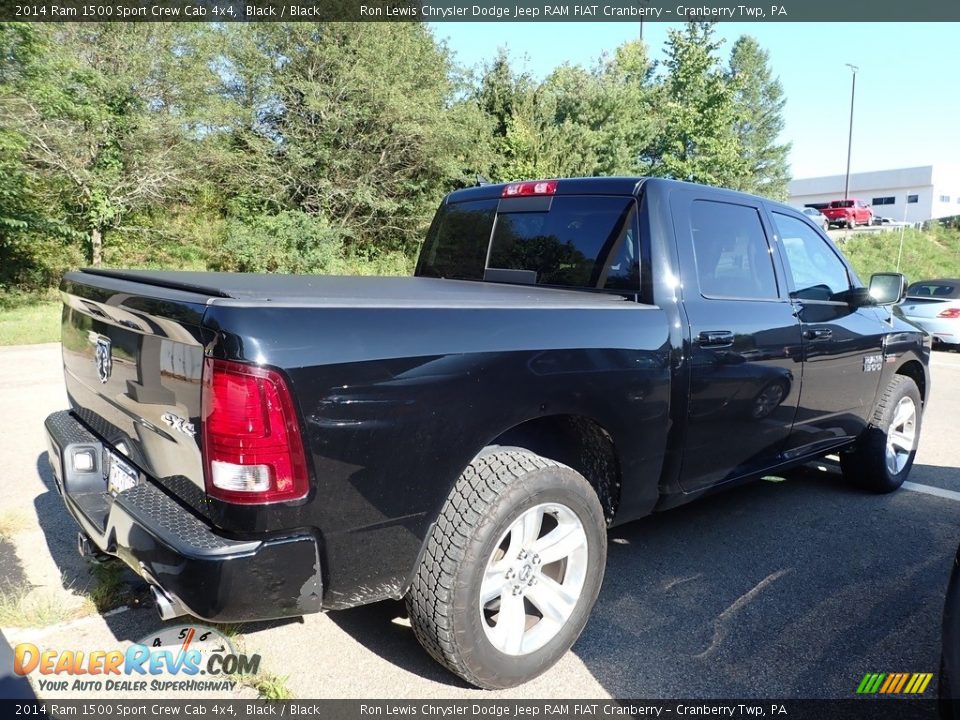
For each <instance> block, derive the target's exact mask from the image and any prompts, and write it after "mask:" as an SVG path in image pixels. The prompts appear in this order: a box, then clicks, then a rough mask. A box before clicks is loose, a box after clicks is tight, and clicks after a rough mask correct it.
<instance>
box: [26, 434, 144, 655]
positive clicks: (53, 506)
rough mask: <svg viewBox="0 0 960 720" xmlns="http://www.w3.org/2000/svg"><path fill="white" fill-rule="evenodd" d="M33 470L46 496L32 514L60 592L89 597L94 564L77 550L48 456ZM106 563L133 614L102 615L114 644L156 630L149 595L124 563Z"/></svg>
mask: <svg viewBox="0 0 960 720" xmlns="http://www.w3.org/2000/svg"><path fill="white" fill-rule="evenodd" d="M36 470H37V475H38V476H39V477H40V479H41V480H42V481H43V484H44V487H45V489H46V492H44V493H42V494H40V495H38V496H37V497H36V498H34V501H33V505H34V511H35V512H36V516H37V524H38V525H39V526H40V529H41V531H42V532H43V537H44V539H45V541H46V544H47V551H48V553H49V554H50V557H51V558H52V559H53V561H54V563H55V564H56V566H57V569H58V570H59V571H60V581H61V584H62V586H63V589H64V590H67V591H71V592H76V593H81V594H85V593H89V592H91V590H93V589H94V588H96V586H97V584H98V583H99V582H100V581H99V580H98V578H97V577H96V576H95V574H94V571H93V567H94V561H92V560H90V559H88V558H84V557H81V555H80V553H79V551H78V550H77V532H78V530H79V528H78V527H77V525H76V523H75V522H74V520H73V518H72V517H70V514H69V513H68V512H67V510H66V508H64V506H63V498H62V497H61V496H60V493H59V492H58V491H57V486H56V483H55V482H54V479H53V472H52V471H51V469H50V463H49V460H48V454H47V452H42V453H40V455H39V456H38V457H37V462H36ZM108 562H110V563H113V564H114V567H116V571H115V572H116V574H117V578H116V579H117V581H118V586H117V590H118V593H119V594H120V595H122V596H123V597H124V598H126V600H127V603H125V604H124V605H125V606H127V607H129V608H130V609H131V610H136V612H134V613H123V614H109V613H106V612H105V613H103V617H104V621H105V622H106V624H107V626H108V627H109V628H110V630H111V632H113V635H114V637H116V639H117V640H129V641H133V640H137V639H139V638H140V637H142V636H143V635H144V634H146V633H147V632H149V631H150V630H151V629H153V628H154V626H157V627H159V625H160V619H159V618H158V617H157V615H156V612H155V611H154V610H153V607H152V605H151V604H150V603H149V602H147V599H148V597H149V592H148V591H147V586H146V583H144V582H143V581H142V580H141V579H140V578H139V577H138V576H137V575H136V574H135V573H134V572H133V571H131V570H130V569H129V568H127V567H126V566H125V565H123V563H121V562H119V561H116V560H110V561H108ZM153 621H156V622H153Z"/></svg>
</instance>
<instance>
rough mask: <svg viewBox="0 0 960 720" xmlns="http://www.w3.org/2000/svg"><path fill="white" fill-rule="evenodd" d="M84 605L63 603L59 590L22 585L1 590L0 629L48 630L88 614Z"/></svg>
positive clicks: (89, 609)
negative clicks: (51, 626) (49, 626)
mask: <svg viewBox="0 0 960 720" xmlns="http://www.w3.org/2000/svg"><path fill="white" fill-rule="evenodd" d="M90 611H91V606H90V604H89V603H87V602H83V603H80V604H79V605H77V604H70V603H69V602H65V597H64V591H63V590H61V589H59V588H34V587H31V586H30V585H27V584H23V585H19V586H16V587H7V588H4V589H3V590H0V627H47V626H48V625H57V624H59V623H62V622H66V621H67V620H73V619H74V618H77V617H81V616H83V615H88V614H89V613H90Z"/></svg>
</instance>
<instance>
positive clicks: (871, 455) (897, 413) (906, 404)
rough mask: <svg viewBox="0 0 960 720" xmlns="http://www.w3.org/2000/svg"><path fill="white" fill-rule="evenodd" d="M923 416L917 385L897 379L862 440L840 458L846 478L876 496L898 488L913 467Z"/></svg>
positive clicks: (884, 394)
mask: <svg viewBox="0 0 960 720" xmlns="http://www.w3.org/2000/svg"><path fill="white" fill-rule="evenodd" d="M922 414H923V406H922V403H921V400H920V391H919V390H918V389H917V384H916V383H915V382H914V381H913V380H912V379H911V378H908V377H907V376H905V375H894V377H893V379H892V380H891V381H890V384H889V385H888V386H887V388H886V390H884V392H883V395H881V397H880V400H879V401H878V402H877V406H876V408H875V410H874V413H873V419H872V420H871V422H870V425H869V426H868V427H867V429H866V431H865V432H864V434H863V436H862V437H861V438H860V439H859V440H858V441H857V444H856V446H855V447H854V449H853V450H851V451H849V452H846V453H842V454H841V455H840V464H841V467H842V468H843V474H844V476H845V477H846V478H848V479H849V480H851V481H852V482H853V483H854V484H856V485H858V486H859V487H862V488H864V489H866V490H871V491H873V492H878V493H887V492H892V491H894V490H896V489H897V488H899V487H900V486H901V485H902V484H903V481H904V480H906V479H907V475H909V474H910V468H911V467H913V459H914V456H915V455H916V453H917V441H918V440H919V438H920V421H921V418H922Z"/></svg>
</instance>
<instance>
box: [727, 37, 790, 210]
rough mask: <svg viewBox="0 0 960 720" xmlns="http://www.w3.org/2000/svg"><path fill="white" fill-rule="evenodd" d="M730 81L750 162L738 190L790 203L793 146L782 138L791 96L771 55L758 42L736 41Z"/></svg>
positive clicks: (743, 146) (745, 155)
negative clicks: (776, 73) (773, 66)
mask: <svg viewBox="0 0 960 720" xmlns="http://www.w3.org/2000/svg"><path fill="white" fill-rule="evenodd" d="M728 81H729V83H730V84H731V85H732V87H733V102H734V110H735V115H736V117H735V120H734V129H735V131H736V133H737V135H738V137H739V139H740V147H741V150H742V153H743V158H744V161H745V164H744V168H743V169H744V174H743V175H742V176H741V177H740V178H738V179H737V181H736V182H735V183H734V185H733V186H734V187H735V188H736V189H738V190H743V191H745V192H749V193H756V194H760V195H766V196H768V197H771V198H775V199H777V200H784V199H786V196H787V183H788V182H789V180H790V166H789V164H788V162H787V156H788V155H789V153H790V144H789V143H781V142H780V141H779V138H780V133H781V132H782V131H783V108H784V106H785V105H786V97H785V96H784V93H783V86H782V85H781V84H780V81H779V79H777V78H775V77H774V76H773V72H772V70H771V69H770V55H769V53H768V52H767V51H766V50H764V49H763V48H761V47H760V44H759V43H758V42H757V41H756V40H755V39H754V38H752V37H749V36H746V35H745V36H743V37H741V38H740V39H739V40H737V42H736V43H734V46H733V50H732V51H731V53H730V70H729V73H728Z"/></svg>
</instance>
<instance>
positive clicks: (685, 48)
mask: <svg viewBox="0 0 960 720" xmlns="http://www.w3.org/2000/svg"><path fill="white" fill-rule="evenodd" d="M713 33H714V30H713V26H712V24H711V23H687V25H686V28H685V29H684V30H682V31H680V30H671V31H670V32H669V36H668V40H667V48H666V53H667V59H666V61H665V67H666V70H667V73H666V76H665V78H664V84H663V88H662V101H661V103H660V107H661V113H662V126H661V128H660V131H659V132H658V134H657V136H656V138H655V140H654V142H653V143H652V144H651V146H650V150H649V155H648V158H647V159H648V161H649V164H650V169H651V172H652V173H653V174H656V175H663V176H667V177H673V178H677V179H679V180H689V181H692V182H700V183H705V184H707V185H723V186H730V185H732V184H735V183H736V182H737V181H738V180H739V179H740V178H742V177H744V175H745V167H746V162H745V160H744V158H743V156H742V153H741V146H740V138H739V136H738V134H737V132H736V122H737V119H738V117H737V111H736V106H735V103H734V91H733V88H732V87H731V84H730V83H729V82H728V79H727V76H726V73H725V72H724V70H723V68H722V66H721V62H720V59H719V54H718V51H719V49H720V47H721V45H722V41H721V40H716V39H714V37H713Z"/></svg>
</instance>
